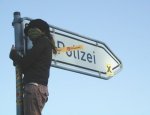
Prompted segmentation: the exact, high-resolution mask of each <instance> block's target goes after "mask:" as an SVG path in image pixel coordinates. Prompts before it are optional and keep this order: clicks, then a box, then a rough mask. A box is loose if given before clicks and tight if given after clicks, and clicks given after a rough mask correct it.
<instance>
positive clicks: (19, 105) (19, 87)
mask: <svg viewBox="0 0 150 115" xmlns="http://www.w3.org/2000/svg"><path fill="white" fill-rule="evenodd" d="M12 25H13V27H14V33H15V48H16V50H17V52H18V53H20V54H23V49H24V41H23V29H22V23H21V15H20V12H14V20H13V23H12ZM22 77H23V74H22V72H21V68H20V67H19V65H16V113H17V115H23V83H22Z"/></svg>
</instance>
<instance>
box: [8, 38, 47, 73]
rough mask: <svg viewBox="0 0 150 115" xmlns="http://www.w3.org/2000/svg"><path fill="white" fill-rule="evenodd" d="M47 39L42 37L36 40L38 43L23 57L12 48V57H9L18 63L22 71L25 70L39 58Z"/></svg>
mask: <svg viewBox="0 0 150 115" xmlns="http://www.w3.org/2000/svg"><path fill="white" fill-rule="evenodd" d="M46 44H47V41H46V40H45V39H44V38H43V39H40V40H39V41H38V43H37V44H36V45H35V46H33V48H32V49H31V50H30V51H29V52H28V53H27V54H26V55H25V56H23V57H21V56H19V55H18V54H17V52H16V50H12V51H11V52H12V55H13V56H10V58H11V57H13V58H11V59H12V60H13V61H14V62H15V63H16V64H19V65H20V66H21V68H22V70H23V71H26V70H27V69H28V68H29V67H30V66H31V65H32V64H34V63H35V62H36V61H37V59H38V58H39V56H40V54H41V52H42V51H43V50H44V48H45V46H46Z"/></svg>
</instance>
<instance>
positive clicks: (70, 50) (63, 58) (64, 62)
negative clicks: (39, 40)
mask: <svg viewBox="0 0 150 115" xmlns="http://www.w3.org/2000/svg"><path fill="white" fill-rule="evenodd" d="M50 30H51V34H52V35H53V37H54V40H55V44H56V47H57V51H58V54H57V55H53V61H52V66H53V67H56V68H61V69H65V70H69V71H73V72H77V73H81V74H85V75H90V76H93V77H98V78H102V79H109V78H111V77H113V76H114V75H115V74H117V73H118V72H119V71H120V70H121V68H122V63H121V61H120V60H119V59H118V58H117V57H116V56H115V55H114V54H113V53H112V51H111V50H110V49H109V48H108V46H106V44H104V43H103V42H100V41H97V40H93V39H90V38H88V37H84V36H81V35H79V34H76V33H73V32H70V31H67V30H64V29H60V28H58V27H55V26H52V25H50ZM29 46H30V45H29Z"/></svg>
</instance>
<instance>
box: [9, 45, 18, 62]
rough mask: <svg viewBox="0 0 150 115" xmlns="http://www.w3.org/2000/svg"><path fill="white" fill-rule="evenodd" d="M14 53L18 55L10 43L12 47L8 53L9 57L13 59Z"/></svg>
mask: <svg viewBox="0 0 150 115" xmlns="http://www.w3.org/2000/svg"><path fill="white" fill-rule="evenodd" d="M16 55H18V54H17V51H16V49H15V47H14V45H12V48H11V51H10V54H9V58H10V59H12V60H13V61H15V57H16Z"/></svg>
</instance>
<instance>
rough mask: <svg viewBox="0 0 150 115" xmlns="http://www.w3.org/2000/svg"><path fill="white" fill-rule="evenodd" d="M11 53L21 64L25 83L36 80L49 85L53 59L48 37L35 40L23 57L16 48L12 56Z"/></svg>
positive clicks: (17, 62)
mask: <svg viewBox="0 0 150 115" xmlns="http://www.w3.org/2000/svg"><path fill="white" fill-rule="evenodd" d="M11 55H12V57H13V60H14V62H15V63H16V64H19V65H20V66H21V69H22V72H23V74H24V78H23V82H24V84H27V83H30V82H36V83H39V84H42V85H45V86H47V84H48V78H49V70H50V66H51V60H52V48H51V45H50V41H49V39H48V38H45V37H43V38H38V39H37V40H36V41H34V42H33V47H32V49H30V50H29V51H28V52H27V54H26V55H25V56H23V57H21V56H19V55H18V54H17V53H16V51H15V50H14V51H13V50H12V51H11V53H10V58H11Z"/></svg>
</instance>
